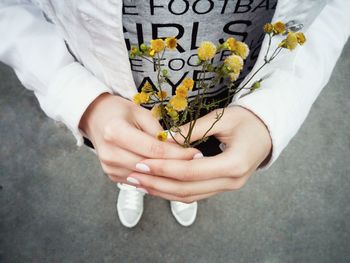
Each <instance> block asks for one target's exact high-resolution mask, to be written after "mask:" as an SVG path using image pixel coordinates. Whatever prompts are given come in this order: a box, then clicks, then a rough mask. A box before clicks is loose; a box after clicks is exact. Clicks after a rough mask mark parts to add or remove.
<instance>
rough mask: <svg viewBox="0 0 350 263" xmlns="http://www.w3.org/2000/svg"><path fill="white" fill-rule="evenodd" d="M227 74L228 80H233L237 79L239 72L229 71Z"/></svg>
mask: <svg viewBox="0 0 350 263" xmlns="http://www.w3.org/2000/svg"><path fill="white" fill-rule="evenodd" d="M228 76H229V77H230V80H231V81H232V82H233V81H236V80H237V79H238V77H239V73H229V74H228Z"/></svg>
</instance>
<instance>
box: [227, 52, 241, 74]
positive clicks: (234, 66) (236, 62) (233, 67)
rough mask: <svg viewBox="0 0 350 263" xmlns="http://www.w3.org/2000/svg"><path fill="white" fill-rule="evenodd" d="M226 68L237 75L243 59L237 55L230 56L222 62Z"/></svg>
mask: <svg viewBox="0 0 350 263" xmlns="http://www.w3.org/2000/svg"><path fill="white" fill-rule="evenodd" d="M224 63H225V65H226V67H227V68H228V69H229V70H230V71H232V72H233V73H235V74H238V73H239V72H240V71H241V70H242V68H243V59H242V58H241V57H240V56H237V55H231V56H229V57H227V58H226V59H225V61H224Z"/></svg>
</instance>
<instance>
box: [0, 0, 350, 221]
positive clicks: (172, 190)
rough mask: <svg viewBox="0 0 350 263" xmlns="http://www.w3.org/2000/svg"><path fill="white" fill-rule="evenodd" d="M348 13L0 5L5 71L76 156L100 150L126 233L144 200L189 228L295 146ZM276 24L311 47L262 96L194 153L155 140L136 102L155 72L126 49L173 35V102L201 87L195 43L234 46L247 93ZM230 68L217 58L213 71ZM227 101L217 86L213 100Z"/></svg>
mask: <svg viewBox="0 0 350 263" xmlns="http://www.w3.org/2000/svg"><path fill="white" fill-rule="evenodd" d="M349 11H350V3H349V2H348V1H342V0H331V1H325V0H322V1H321V0H319V1H311V0H308V1H301V0H295V1H289V0H279V1H278V2H277V1H268V0H263V1H261V0H259V1H253V0H249V1H240V0H238V1H227V0H226V1H211V0H196V1H190V0H181V1H180V0H179V1H176V0H172V1H161V0H159V1H154V0H151V1H142V2H141V1H140V2H139V3H137V2H136V1H131V0H125V1H123V3H122V1H107V0H102V1H92V0H89V1H88V0H84V1H77V0H75V1H57V0H32V1H31V0H17V1H12V0H2V1H1V3H0V34H1V35H2V40H1V42H0V61H2V62H4V63H5V64H7V65H9V66H11V67H12V68H13V69H14V70H15V72H16V74H17V76H18V78H19V80H20V81H21V82H22V84H23V85H24V86H25V87H26V88H28V89H30V90H33V91H34V94H35V96H36V97H37V99H38V101H39V103H40V106H41V108H42V109H43V110H44V112H45V113H46V114H47V115H48V116H49V117H51V118H52V119H54V120H56V121H59V122H63V123H64V124H66V126H67V127H68V128H69V129H70V130H71V131H72V133H73V135H74V136H75V137H76V139H77V144H78V145H79V146H81V145H83V143H84V142H85V144H86V145H90V146H91V147H93V148H94V151H95V153H96V154H97V156H98V158H99V160H100V162H101V166H102V169H103V171H104V172H105V173H106V174H107V175H108V177H109V178H110V179H111V180H112V181H113V182H115V183H118V186H119V187H120V192H119V197H118V202H117V208H118V214H119V218H120V220H121V222H122V224H123V225H124V226H126V227H133V226H135V225H136V224H137V223H138V222H139V220H140V218H141V216H142V213H143V198H144V194H145V193H149V194H151V195H154V196H159V197H161V198H164V199H167V200H170V201H171V211H172V213H173V215H174V216H175V218H176V220H177V221H178V222H179V223H180V224H182V225H184V226H189V225H191V224H192V223H193V222H194V220H195V218H196V213H197V201H198V200H201V199H204V198H208V197H210V196H213V195H215V194H218V193H221V192H224V191H230V190H237V189H240V188H241V187H243V185H244V184H245V183H246V182H247V180H248V179H249V177H250V176H251V175H252V173H254V171H255V170H257V169H267V168H269V167H270V166H271V165H272V163H274V162H275V160H276V159H277V158H278V156H279V155H280V153H281V152H282V150H283V149H284V148H285V147H286V145H287V144H288V142H289V141H290V139H291V138H292V137H293V136H294V135H295V134H296V132H297V130H298V129H299V127H300V126H301V124H302V122H303V121H304V120H305V118H306V116H307V114H308V111H309V109H310V107H311V106H312V104H313V102H314V100H315V99H316V98H317V96H318V94H319V93H320V91H321V90H322V88H323V87H324V86H325V85H326V83H327V82H328V80H329V78H330V75H331V72H332V69H333V68H334V65H335V63H336V61H337V59H338V57H339V56H340V54H341V51H342V48H343V46H344V44H345V43H346V41H347V39H348V37H349V32H350V21H349V20H350V19H349V16H348V15H347V13H348V12H349ZM334 18H336V19H334ZM278 20H282V21H286V22H289V23H288V24H289V25H290V26H291V27H295V28H297V29H298V28H299V29H300V28H303V31H304V32H305V34H306V36H307V39H308V41H307V43H306V44H305V46H303V47H302V48H299V49H298V50H296V51H295V52H293V53H289V52H283V53H282V54H281V55H280V56H279V58H278V59H277V60H276V61H274V62H273V63H271V64H269V65H268V66H267V67H266V68H265V69H264V70H263V71H261V72H260V73H259V74H257V75H256V76H255V77H254V78H253V79H252V83H253V82H254V81H256V80H258V79H261V78H263V79H264V81H263V82H262V83H261V88H260V89H259V90H257V91H256V92H254V93H251V94H247V93H246V92H245V91H243V92H241V93H239V94H238V95H237V96H236V97H235V98H234V100H233V101H232V103H231V104H230V106H229V107H228V108H227V110H226V112H225V114H224V116H223V118H222V119H221V120H220V121H219V122H218V123H217V125H215V126H214V129H212V130H211V132H210V134H209V135H210V136H212V137H213V139H211V140H209V142H208V143H207V144H205V145H203V146H202V147H200V150H198V149H195V148H187V149H184V148H181V147H179V146H178V145H176V144H174V143H173V142H171V141H168V142H160V141H158V140H157V139H156V138H155V134H156V133H157V132H159V131H160V130H162V127H161V126H160V124H159V123H158V121H157V120H156V119H155V118H153V116H152V115H151V113H150V111H149V110H148V109H147V108H143V107H140V106H138V105H135V104H134V103H133V102H131V101H130V100H131V98H132V97H133V95H134V94H135V93H136V92H137V89H140V87H142V85H144V84H145V82H146V81H147V82H148V83H154V74H155V72H154V69H152V66H149V65H148V66H147V65H146V64H147V63H146V62H145V61H142V60H141V61H140V60H138V59H133V60H129V57H128V49H130V46H131V44H138V45H139V44H141V43H143V42H147V41H150V40H151V39H152V38H163V37H167V36H171V35H176V37H177V38H178V41H179V42H178V43H179V46H178V47H177V50H176V51H175V52H172V53H169V55H168V57H166V58H165V59H164V61H163V62H164V65H166V66H167V67H168V68H169V69H170V72H169V75H171V78H169V79H168V82H167V84H168V90H169V91H170V92H172V91H173V89H174V87H176V84H177V83H179V82H180V81H181V80H182V79H183V78H184V77H186V76H191V77H193V78H195V76H196V74H197V73H196V68H195V65H194V64H193V59H194V53H195V50H196V47H198V44H199V43H200V41H203V40H212V41H220V40H222V39H224V38H227V37H230V36H234V37H236V38H238V39H240V40H242V41H245V42H246V43H247V44H248V45H249V47H250V49H251V54H250V56H249V58H248V59H247V63H246V67H245V71H244V72H243V75H242V76H243V77H245V78H244V79H243V82H244V80H245V79H247V78H249V77H250V76H251V72H253V71H254V69H256V68H257V67H259V66H260V65H261V64H262V63H263V56H262V54H264V53H265V52H266V49H267V39H264V38H263V34H262V31H261V28H262V26H263V24H264V23H267V22H270V21H278ZM276 41H280V39H279V40H278V39H276ZM273 44H274V45H276V44H277V42H274V43H273ZM224 57H225V54H222V53H219V54H217V55H216V58H217V59H218V61H220V60H222V59H224ZM224 91H225V86H224V85H218V86H216V87H213V93H212V94H211V95H210V96H212V98H214V99H217V98H219V97H220V94H222V92H224ZM214 118H215V111H213V112H209V113H207V114H206V115H204V116H203V117H201V118H200V119H199V120H198V124H197V126H196V127H195V129H194V131H193V136H192V139H193V140H196V139H199V138H200V137H201V136H202V135H203V133H204V131H205V130H206V129H207V128H208V125H210V124H211V123H212V122H213V119H214ZM187 128H188V127H187V126H186V125H185V126H184V127H182V129H183V130H186V129H187ZM176 136H178V135H176ZM214 137H215V138H214ZM219 142H220V143H223V144H221V145H225V148H224V149H223V148H221V149H222V150H223V151H222V152H221V151H220V150H219ZM223 209H225V208H223Z"/></svg>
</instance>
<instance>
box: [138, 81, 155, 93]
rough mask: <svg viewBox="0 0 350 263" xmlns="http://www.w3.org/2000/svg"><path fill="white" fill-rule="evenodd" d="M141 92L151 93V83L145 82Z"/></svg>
mask: <svg viewBox="0 0 350 263" xmlns="http://www.w3.org/2000/svg"><path fill="white" fill-rule="evenodd" d="M141 91H142V92H144V93H150V92H153V88H152V85H151V83H149V82H148V81H146V82H145V84H144V85H143V87H142V89H141Z"/></svg>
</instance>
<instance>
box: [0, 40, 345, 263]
mask: <svg viewBox="0 0 350 263" xmlns="http://www.w3.org/2000/svg"><path fill="white" fill-rule="evenodd" d="M349 73H350V44H349V43H348V45H347V46H346V48H345V49H344V52H343V55H342V57H341V59H340V60H339V62H338V64H337V67H336V68H335V70H334V72H333V76H332V78H331V81H330V82H329V84H328V85H327V87H325V89H324V90H323V91H322V93H321V95H320V97H319V98H318V99H317V101H316V103H315V104H314V105H313V107H312V110H311V112H310V114H309V116H308V118H307V120H306V121H305V123H304V125H303V126H302V128H301V129H300V131H299V133H298V134H297V136H295V138H294V139H293V140H292V142H291V143H290V144H289V146H288V147H287V148H286V150H285V151H284V152H283V153H282V155H281V156H280V158H279V159H278V160H277V162H276V163H275V164H274V165H273V166H272V167H271V168H270V169H269V170H268V171H265V172H259V173H256V174H255V175H254V176H252V178H251V179H250V181H249V182H248V184H247V185H246V186H245V187H244V188H243V189H241V190H239V191H235V192H230V193H225V194H221V195H218V196H215V197H213V198H210V199H208V200H205V201H201V202H200V203H199V211H198V218H197V221H196V223H195V224H194V225H193V226H192V227H190V228H184V227H181V226H180V225H178V224H177V223H176V221H175V219H174V218H173V217H172V216H171V213H170V209H169V203H168V202H166V201H164V200H160V199H157V198H153V197H150V196H147V197H146V199H145V212H144V215H143V217H142V220H141V222H140V224H139V225H138V226H137V227H136V228H134V229H131V230H130V229H126V228H124V227H123V226H122V225H121V224H120V223H119V221H118V220H117V214H116V208H115V203H116V196H117V189H116V187H115V185H113V183H111V182H109V181H108V179H107V178H106V177H105V176H104V175H103V173H102V170H101V168H100V164H99V162H98V160H97V159H96V157H95V155H94V154H93V153H91V152H90V151H89V150H88V149H87V148H85V147H82V148H78V147H77V146H76V145H75V139H74V138H73V136H72V135H71V133H70V132H69V131H68V130H67V129H66V128H64V127H61V126H59V125H57V124H56V123H55V122H54V121H52V120H50V119H49V118H47V117H46V116H45V115H44V113H43V112H42V111H41V110H40V108H39V106H38V103H37V100H36V98H35V97H34V96H33V94H32V92H30V91H28V90H25V89H24V88H23V87H22V86H21V84H20V83H19V81H18V80H17V78H16V76H15V75H14V73H13V72H12V70H11V69H10V68H8V67H6V66H4V65H0V185H1V186H0V262H11V263H12V262H38V263H39V262H62V263H63V262H216V263H219V262H266V263H278V262H283V263H284V262H317V263H322V262H337V263H342V262H344V263H346V262H350V206H349V203H350V195H349V189H350V84H349V83H350V75H349Z"/></svg>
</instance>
